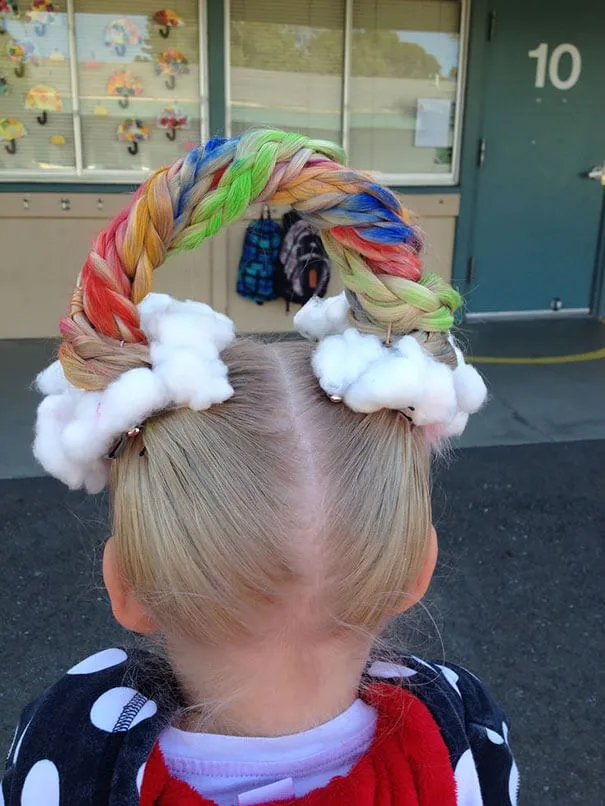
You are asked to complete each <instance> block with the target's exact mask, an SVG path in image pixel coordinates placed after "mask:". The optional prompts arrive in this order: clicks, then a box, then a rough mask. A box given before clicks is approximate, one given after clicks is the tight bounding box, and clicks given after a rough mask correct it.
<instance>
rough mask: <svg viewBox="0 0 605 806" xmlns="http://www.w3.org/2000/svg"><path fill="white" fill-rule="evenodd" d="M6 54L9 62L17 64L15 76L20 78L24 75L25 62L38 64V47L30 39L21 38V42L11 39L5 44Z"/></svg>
mask: <svg viewBox="0 0 605 806" xmlns="http://www.w3.org/2000/svg"><path fill="white" fill-rule="evenodd" d="M6 55H7V56H8V58H9V59H10V60H11V62H13V63H14V64H16V65H17V66H16V67H15V75H16V76H17V78H22V77H23V76H24V75H25V65H26V64H27V62H31V63H32V64H36V65H37V64H38V48H37V47H36V45H35V44H34V43H33V42H32V41H31V39H23V40H22V41H21V42H18V41H17V40H16V39H11V40H10V41H9V43H8V45H7V46H6Z"/></svg>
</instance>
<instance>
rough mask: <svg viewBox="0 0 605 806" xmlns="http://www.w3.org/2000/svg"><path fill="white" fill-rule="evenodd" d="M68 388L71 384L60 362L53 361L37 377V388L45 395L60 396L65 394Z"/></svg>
mask: <svg viewBox="0 0 605 806" xmlns="http://www.w3.org/2000/svg"><path fill="white" fill-rule="evenodd" d="M68 386H69V383H68V382H67V378H66V377H65V373H64V372H63V367H62V366H61V362H60V361H53V363H52V364H51V365H50V366H48V367H46V369H44V370H42V372H40V373H39V374H38V376H37V377H36V387H37V389H38V391H40V392H42V394H43V395H58V394H60V393H61V392H64V391H65V390H66V389H67V387H68Z"/></svg>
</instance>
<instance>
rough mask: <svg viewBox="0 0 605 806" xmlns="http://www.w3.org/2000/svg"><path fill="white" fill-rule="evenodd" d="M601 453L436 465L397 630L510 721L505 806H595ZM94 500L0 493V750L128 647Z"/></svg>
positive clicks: (602, 568) (479, 454)
mask: <svg viewBox="0 0 605 806" xmlns="http://www.w3.org/2000/svg"><path fill="white" fill-rule="evenodd" d="M604 466H605V441H576V442H569V443H565V442H563V443H548V444H538V445H521V446H506V447H486V448H471V449H465V450H461V451H459V452H457V453H456V454H455V455H454V456H453V457H451V459H448V460H447V461H442V462H441V465H440V466H439V467H438V468H437V472H436V481H435V492H434V504H435V522H436V525H437V528H438V531H439V536H440V546H441V554H440V562H439V566H438V571H437V574H436V577H435V580H434V584H433V586H432V587H431V589H430V591H429V594H428V596H427V598H426V600H425V606H424V607H423V608H418V609H417V610H416V612H415V613H413V614H411V616H409V617H406V618H404V619H403V620H402V621H400V622H399V623H398V624H397V629H396V631H395V632H396V634H397V636H398V640H399V641H401V642H404V643H405V645H406V647H407V648H408V649H409V650H410V651H414V652H416V653H417V654H421V655H423V656H425V657H430V658H436V659H438V660H439V659H441V658H443V657H444V655H445V656H446V657H447V658H448V659H450V660H452V661H455V662H459V663H462V664H463V665H465V666H467V667H468V668H470V669H471V670H472V671H473V672H475V674H477V675H479V676H480V677H481V678H482V679H483V680H484V681H485V682H486V683H487V684H488V685H489V686H490V687H491V689H492V690H493V692H494V693H495V694H496V696H497V697H498V699H499V700H500V701H501V703H502V704H503V706H504V707H505V710H506V711H507V712H508V714H509V716H510V718H511V720H512V730H511V733H510V741H511V744H512V746H513V749H514V751H515V754H516V756H517V760H518V763H519V767H520V770H521V782H522V796H521V798H520V803H521V804H526V806H549V805H550V804H552V806H570V804H575V803H579V804H580V803H581V804H583V806H603V805H604V804H605V757H604V756H605V750H604V748H605V742H604V741H603V737H604V736H605V716H604V712H603V708H602V704H601V703H600V698H602V695H603V688H604V674H603V669H604V668H605V651H604V641H603V617H604V614H605V586H604V583H603V580H604V579H605V551H604V539H603V538H604V534H603V531H604V530H603V523H604V522H605V501H604V497H603V467H604ZM108 531H109V527H108V522H107V501H106V499H105V498H104V497H102V496H99V497H94V498H93V497H88V496H85V495H84V494H81V493H70V492H68V491H67V490H65V489H64V487H63V486H62V485H60V484H59V483H57V482H55V481H53V480H51V479H48V478H33V479H31V478H30V479H7V480H3V481H0V540H1V541H2V549H3V551H2V564H1V565H0V613H1V614H2V616H1V618H2V626H3V631H2V633H3V634H2V638H3V640H2V644H1V649H0V661H1V662H0V745H3V746H5V747H8V744H9V741H10V738H11V736H12V733H13V729H14V725H15V721H16V719H17V716H18V712H19V710H20V708H21V707H22V705H24V704H25V703H26V702H27V701H28V700H30V699H31V698H32V697H34V696H36V695H37V694H38V693H39V692H40V691H41V690H42V689H43V688H44V687H45V686H47V685H48V684H50V683H52V682H53V681H54V680H55V679H56V678H57V676H58V675H60V674H61V673H62V672H63V671H64V670H65V669H67V668H69V667H70V666H71V665H73V664H74V663H75V662H76V661H77V660H79V659H81V658H83V657H85V656H86V655H87V654H90V653H91V652H94V651H96V650H98V649H101V648H104V647H107V646H111V645H115V643H116V642H117V643H120V644H122V645H124V644H125V643H126V644H128V643H129V642H130V640H131V639H130V638H129V637H128V636H126V635H125V634H124V633H123V632H122V631H121V630H120V629H119V628H118V627H116V626H115V625H114V624H113V622H112V619H111V614H110V611H109V607H108V604H107V600H106V597H105V594H104V591H103V589H102V585H101V580H100V574H99V569H100V559H99V552H100V548H101V546H102V543H103V539H104V538H105V536H106V535H107V534H108Z"/></svg>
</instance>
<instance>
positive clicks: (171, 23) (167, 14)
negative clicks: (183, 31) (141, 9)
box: [153, 8, 184, 39]
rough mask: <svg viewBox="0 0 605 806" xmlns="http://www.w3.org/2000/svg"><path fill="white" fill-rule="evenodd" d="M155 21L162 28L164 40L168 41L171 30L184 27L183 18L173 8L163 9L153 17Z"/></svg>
mask: <svg viewBox="0 0 605 806" xmlns="http://www.w3.org/2000/svg"><path fill="white" fill-rule="evenodd" d="M153 21H154V22H155V24H156V25H159V26H160V36H163V37H164V39H168V37H169V36H170V29H171V28H178V27H179V26H181V25H184V23H183V19H182V17H179V15H178V14H177V13H176V11H174V10H173V9H171V8H162V9H160V11H156V12H155V14H154V15H153Z"/></svg>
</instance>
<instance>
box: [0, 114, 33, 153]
mask: <svg viewBox="0 0 605 806" xmlns="http://www.w3.org/2000/svg"><path fill="white" fill-rule="evenodd" d="M26 134H27V131H26V130H25V126H24V125H23V124H22V123H21V121H20V120H17V118H2V119H1V120H0V139H1V140H6V141H8V145H5V146H4V148H5V149H6V150H7V151H8V153H9V154H15V153H16V152H17V140H19V139H20V138H21V137H25V135H26Z"/></svg>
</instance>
